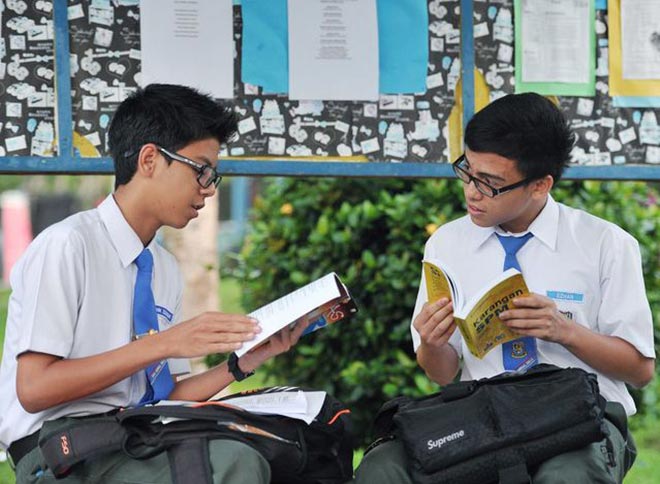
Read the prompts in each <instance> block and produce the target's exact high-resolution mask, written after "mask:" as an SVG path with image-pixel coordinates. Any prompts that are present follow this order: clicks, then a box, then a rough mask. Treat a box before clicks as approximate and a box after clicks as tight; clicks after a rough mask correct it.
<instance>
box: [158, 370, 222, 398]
mask: <svg viewBox="0 0 660 484" xmlns="http://www.w3.org/2000/svg"><path fill="white" fill-rule="evenodd" d="M233 381H234V377H233V375H232V374H231V373H230V372H229V369H228V368H227V363H226V362H224V363H221V364H219V365H218V366H215V367H213V368H211V369H209V370H207V371H205V372H203V373H199V374H197V375H194V376H191V377H190V378H185V379H182V380H179V381H178V382H177V384H176V386H175V387H174V390H173V391H172V393H171V394H170V396H169V397H168V398H169V399H170V400H188V401H195V402H201V401H204V400H208V399H209V398H211V397H212V396H213V395H215V394H216V393H218V392H219V391H221V390H223V389H225V388H226V387H227V386H228V385H229V384H230V383H231V382H233Z"/></svg>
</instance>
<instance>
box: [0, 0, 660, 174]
mask: <svg viewBox="0 0 660 484" xmlns="http://www.w3.org/2000/svg"><path fill="white" fill-rule="evenodd" d="M0 5H2V6H3V8H2V9H1V10H0V18H1V24H2V31H1V36H0V81H1V82H0V106H2V107H1V108H0V133H1V135H0V138H1V142H0V149H1V151H0V172H4V173H18V172H31V173H33V172H41V173H111V172H112V161H111V160H110V158H109V157H108V153H107V147H106V138H107V129H108V126H109V122H110V119H111V116H112V113H113V112H114V110H115V109H116V107H117V105H118V104H119V102H121V100H122V99H124V98H125V97H126V96H127V95H129V94H130V93H131V92H133V91H134V90H135V89H136V88H137V86H138V85H139V75H140V32H139V25H140V24H139V15H140V9H139V1H137V0H116V1H112V2H111V1H109V0H108V1H107V2H103V1H97V2H83V1H80V0H69V1H67V0H52V1H48V0H21V1H20V2H10V1H4V2H0ZM461 12H469V13H471V15H461ZM596 15H597V33H598V41H597V49H598V55H599V58H598V65H599V68H598V69H597V76H598V77H597V92H596V95H595V96H594V97H588V98H577V97H560V98H558V103H559V105H560V106H561V108H562V110H564V112H565V113H566V115H567V117H568V118H569V119H570V122H571V124H572V126H573V127H574V128H575V130H576V132H577V134H578V136H579V138H578V144H577V147H578V150H577V152H576V154H577V156H576V162H575V163H574V164H573V165H572V166H571V167H570V168H569V170H568V171H567V173H566V177H567V178H593V179H649V180H652V179H660V165H656V164H655V163H653V162H649V157H648V148H649V146H650V147H651V148H653V147H654V145H653V144H649V140H650V142H651V143H653V142H654V141H653V140H652V139H650V138H648V137H646V138H645V137H644V136H640V134H641V132H643V126H642V121H643V120H644V121H646V122H647V125H648V120H649V119H651V118H652V119H656V120H657V117H658V115H659V114H660V110H659V109H654V108H648V109H637V108H635V109H633V108H617V107H614V106H613V105H612V102H611V99H610V98H609V97H608V93H607V70H606V69H605V68H601V65H602V64H601V63H602V62H605V61H604V60H603V56H606V55H607V21H608V20H607V10H603V9H599V10H598V11H597V12H596ZM428 21H429V25H428V34H429V59H428V73H427V76H428V77H429V78H430V79H436V80H437V79H438V78H440V79H441V81H440V82H433V83H429V85H428V86H427V89H426V91H425V92H423V93H418V94H403V95H401V94H400V95H382V96H381V97H380V99H379V101H378V102H343V101H325V102H323V101H316V102H301V101H292V100H290V99H288V98H287V97H286V96H285V95H264V94H263V93H262V92H261V90H260V89H259V87H258V86H250V85H247V86H246V85H245V84H243V83H242V82H241V76H240V72H241V45H242V44H241V36H242V25H243V19H242V16H241V6H240V5H234V42H235V50H236V52H237V55H236V57H235V78H236V83H235V88H234V91H235V98H234V100H233V102H234V104H235V106H236V110H237V112H238V114H239V118H240V119H241V120H247V119H249V118H252V119H253V120H254V126H255V128H254V129H251V130H249V131H246V132H244V133H241V134H240V135H239V136H238V138H237V139H236V140H235V141H233V142H232V143H230V144H229V145H228V146H227V153H226V154H227V155H228V156H227V157H224V158H223V159H222V161H221V163H220V164H219V171H220V172H221V173H222V174H224V175H255V176H261V175H282V176H373V177H446V176H452V170H451V166H450V164H449V163H448V162H449V161H451V160H452V159H453V158H454V157H455V155H456V152H457V150H460V138H461V136H462V127H463V126H464V124H465V122H466V121H467V120H468V119H469V118H470V117H471V115H472V113H473V112H474V110H475V105H476V107H480V106H481V105H483V103H484V102H487V101H488V100H492V99H495V98H497V97H499V96H501V95H504V94H507V93H510V92H513V91H514V85H513V65H512V63H513V57H511V58H510V59H509V58H508V57H507V56H506V55H502V50H504V51H507V52H508V50H512V49H513V39H512V38H511V39H509V37H507V35H506V31H507V29H511V30H513V5H512V0H487V1H474V2H473V0H453V1H451V0H450V1H440V0H428ZM484 32H485V33H484ZM495 32H497V35H495ZM503 32H504V35H503V34H502V33H503ZM503 46H504V47H503ZM507 48H508V50H507ZM461 60H462V62H461ZM605 65H606V62H605ZM429 86H430V87H429ZM463 86H465V88H463ZM266 112H268V113H269V115H271V116H272V114H273V113H276V114H277V115H278V116H281V117H282V118H283V119H284V123H285V126H286V130H285V132H284V133H282V134H281V135H280V136H281V137H284V138H285V140H286V150H285V154H284V155H283V156H273V155H272V153H270V152H269V137H270V136H271V135H269V134H268V133H267V132H262V130H263V126H264V124H263V119H262V118H263V117H264V113H266ZM604 120H606V121H604ZM338 127H339V128H340V129H338ZM631 129H632V132H634V134H635V136H633V137H632V139H631ZM625 130H628V131H626V132H627V133H628V134H627V135H626V137H625V138H624V141H625V143H624V142H622V138H621V136H622V135H621V133H622V132H623V131H625ZM640 130H641V131H640ZM373 139H375V140H377V145H378V149H377V150H373V148H372V149H370V150H369V152H368V153H364V150H363V149H362V148H363V146H364V142H365V141H367V140H373ZM340 145H343V146H344V147H346V146H348V147H350V150H351V155H352V156H351V158H350V160H351V161H346V158H342V157H341V156H339V151H340V150H339V146H340ZM370 146H372V147H373V143H372V144H371V145H370Z"/></svg>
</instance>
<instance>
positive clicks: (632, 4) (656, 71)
mask: <svg viewBox="0 0 660 484" xmlns="http://www.w3.org/2000/svg"><path fill="white" fill-rule="evenodd" d="M621 62H622V69H623V78H624V79H660V2H659V1H658V0H621Z"/></svg>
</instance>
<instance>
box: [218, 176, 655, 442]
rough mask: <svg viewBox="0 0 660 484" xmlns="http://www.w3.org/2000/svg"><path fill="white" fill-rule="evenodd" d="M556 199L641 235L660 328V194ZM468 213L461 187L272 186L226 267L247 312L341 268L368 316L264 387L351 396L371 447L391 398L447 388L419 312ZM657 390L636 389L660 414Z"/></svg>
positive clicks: (375, 183) (320, 337)
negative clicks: (423, 361) (424, 343)
mask: <svg viewBox="0 0 660 484" xmlns="http://www.w3.org/2000/svg"><path fill="white" fill-rule="evenodd" d="M553 196H554V197H555V199H557V200H558V201H561V202H564V203H566V204H568V205H570V206H573V207H578V208H583V209H585V210H588V211H589V212H590V213H592V214H594V215H597V216H599V217H602V218H604V219H606V220H610V221H612V222H614V223H616V224H618V225H620V226H621V227H623V228H624V229H625V230H626V231H628V232H629V233H631V234H632V235H633V236H635V237H636V238H637V240H638V241H639V243H640V247H641V250H642V257H643V264H644V271H645V272H644V276H645V280H646V287H647V291H648V297H649V300H650V301H651V304H652V310H653V313H654V320H655V321H656V322H658V321H660V213H659V209H658V197H659V194H658V191H657V190H656V189H654V188H653V187H652V186H650V185H648V184H645V183H635V182H591V181H587V182H561V183H560V184H559V186H558V187H556V188H555V190H554V191H553ZM464 214H465V206H464V203H463V194H462V187H461V185H460V182H457V181H455V180H395V179H388V180H373V179H371V180H367V179H327V178H326V179H295V178H286V179H277V180H273V181H271V182H270V183H267V184H266V187H265V189H264V191H263V192H262V196H261V197H260V198H258V199H257V201H256V203H255V206H254V208H253V211H252V220H251V224H250V227H251V228H250V231H249V233H248V236H247V238H246V241H245V244H244V246H243V248H242V251H241V252H240V254H238V256H237V257H236V260H235V261H234V263H232V264H223V267H225V271H226V274H231V276H232V277H236V278H238V279H239V281H240V285H241V287H242V290H243V292H242V305H243V307H245V308H246V309H248V310H252V309H255V308H257V307H259V306H261V305H263V304H265V303H267V302H270V301H272V300H273V299H275V298H277V297H279V296H281V295H284V294H286V293H288V292H290V291H292V290H294V289H296V288H298V287H300V286H301V285H303V284H306V283H308V282H310V281H312V280H314V279H316V278H318V277H320V276H322V275H324V274H325V273H327V272H331V271H335V272H336V273H337V274H339V276H340V277H341V278H342V280H343V281H344V283H345V284H346V285H347V286H348V288H349V290H350V291H351V293H352V295H353V297H354V298H355V300H356V301H357V304H358V306H359V312H358V313H357V315H355V316H354V317H353V319H352V320H348V321H343V322H340V323H339V324H336V325H333V326H330V327H328V328H326V329H324V330H323V331H319V332H316V333H314V334H313V335H311V336H308V337H305V338H304V339H303V340H301V341H300V343H299V344H298V346H297V347H296V349H295V351H291V352H289V353H287V354H284V355H281V356H279V357H278V358H275V359H274V360H272V361H271V362H269V363H267V364H266V365H265V366H264V368H263V369H261V370H260V373H261V375H262V378H263V381H264V382H266V383H267V382H268V381H273V382H275V381H278V382H286V383H287V384H299V385H303V386H308V387H313V388H317V389H323V390H326V391H328V392H330V393H332V394H333V395H335V396H336V397H338V398H339V399H341V400H343V401H344V402H345V403H346V404H348V405H349V406H350V407H351V408H352V410H353V416H354V418H355V421H356V425H357V435H359V436H363V437H364V439H363V441H362V442H361V443H360V444H366V443H368V442H369V441H370V439H371V435H370V434H371V432H370V431H371V422H372V421H373V418H374V416H375V415H376V413H377V411H378V409H379V408H380V406H381V405H382V404H383V403H384V402H385V401H387V400H388V399H391V398H393V397H395V396H397V395H412V396H417V395H423V394H428V393H430V392H433V391H436V390H438V387H437V385H435V384H433V383H431V382H430V381H429V380H428V378H427V377H426V376H425V374H424V373H423V371H422V370H421V369H420V368H419V367H418V365H417V364H416V361H415V356H414V353H413V350H412V342H411V336H410V330H409V325H410V317H411V315H412V310H413V307H414V303H415V298H416V294H417V289H418V286H419V278H420V261H421V258H422V254H423V245H424V243H425V241H426V239H427V238H428V237H429V235H431V234H432V233H433V231H434V230H435V229H436V228H437V227H438V226H439V225H442V224H443V223H445V222H448V221H450V220H453V219H455V218H458V217H460V216H463V215H464ZM657 331H658V326H657V325H656V332H657ZM216 361H217V360H216ZM210 362H214V361H213V359H211V361H210ZM658 391H660V389H659V388H658V386H657V384H656V383H655V381H654V382H653V383H652V384H651V385H649V386H647V387H646V388H645V389H643V390H641V391H637V390H635V391H634V392H633V393H634V398H635V400H636V402H637V404H638V407H639V408H640V412H641V413H642V414H643V415H646V416H650V417H655V416H656V415H657V413H658V411H659V409H660V407H659V405H658V402H657V395H658Z"/></svg>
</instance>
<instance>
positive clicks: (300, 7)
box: [288, 0, 378, 101]
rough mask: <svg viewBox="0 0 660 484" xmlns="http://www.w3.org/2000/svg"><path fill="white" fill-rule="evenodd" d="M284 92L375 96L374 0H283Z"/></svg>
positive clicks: (351, 97) (306, 95)
mask: <svg viewBox="0 0 660 484" xmlns="http://www.w3.org/2000/svg"><path fill="white" fill-rule="evenodd" d="M288 2H289V3H288V17H289V97H290V98H291V99H296V100H299V99H308V100H354V101H375V100H377V99H378V22H377V16H376V1H375V0H288Z"/></svg>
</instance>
